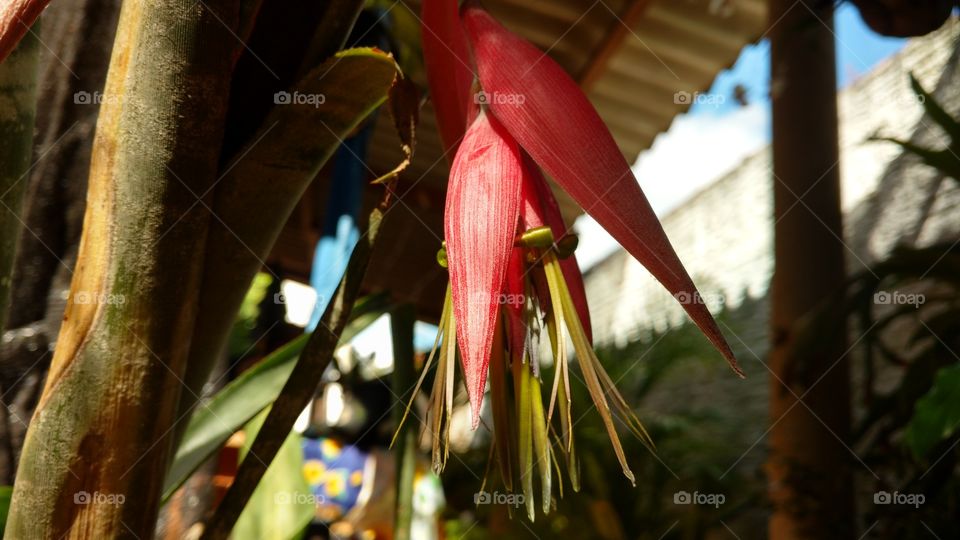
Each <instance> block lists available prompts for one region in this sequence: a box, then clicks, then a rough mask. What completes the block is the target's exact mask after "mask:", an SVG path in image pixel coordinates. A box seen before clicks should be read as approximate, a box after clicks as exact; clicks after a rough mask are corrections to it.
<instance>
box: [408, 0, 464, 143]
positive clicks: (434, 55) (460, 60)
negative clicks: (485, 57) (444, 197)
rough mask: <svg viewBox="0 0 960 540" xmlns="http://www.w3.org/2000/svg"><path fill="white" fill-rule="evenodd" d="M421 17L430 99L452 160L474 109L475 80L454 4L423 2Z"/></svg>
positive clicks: (442, 0)
mask: <svg viewBox="0 0 960 540" xmlns="http://www.w3.org/2000/svg"><path fill="white" fill-rule="evenodd" d="M420 17H421V19H420V20H421V25H420V31H421V35H422V36H423V37H422V40H423V57H424V60H425V66H426V70H427V82H428V83H429V86H430V100H431V101H432V102H433V108H434V111H435V113H436V119H437V127H438V128H439V131H440V138H441V140H442V141H443V147H444V150H446V151H447V155H448V156H450V158H452V157H453V156H454V155H455V154H456V151H457V146H458V145H459V143H460V138H461V137H463V134H464V132H465V131H466V130H467V125H469V123H470V120H472V117H473V116H475V115H476V109H477V106H476V104H474V103H473V100H472V99H470V87H471V86H472V85H473V79H474V74H473V60H472V57H471V56H470V45H469V44H468V43H467V37H466V35H465V34H464V31H463V26H461V24H460V16H459V14H458V12H457V2H456V1H452V0H423V5H422V6H421V9H420Z"/></svg>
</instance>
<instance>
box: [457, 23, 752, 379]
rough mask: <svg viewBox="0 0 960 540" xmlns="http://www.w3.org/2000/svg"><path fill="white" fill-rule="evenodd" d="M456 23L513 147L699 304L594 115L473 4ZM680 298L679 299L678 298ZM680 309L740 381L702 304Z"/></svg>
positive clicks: (554, 72)
mask: <svg viewBox="0 0 960 540" xmlns="http://www.w3.org/2000/svg"><path fill="white" fill-rule="evenodd" d="M463 21H464V25H465V27H466V30H467V36H468V38H469V40H470V43H471V44H472V45H473V51H474V58H475V61H476V65H477V69H478V72H479V78H480V84H481V86H482V87H483V90H484V91H485V92H486V93H487V94H488V95H494V96H498V95H500V96H507V97H509V96H517V97H519V96H523V99H522V100H520V99H492V100H490V109H491V110H492V111H493V114H494V116H496V117H497V119H498V120H500V121H501V122H502V123H503V125H504V126H505V127H506V128H507V131H509V132H510V134H511V135H512V136H513V137H514V138H515V139H516V140H517V142H519V143H520V146H521V147H523V149H524V150H525V151H526V152H527V153H528V154H530V156H531V157H533V159H534V160H535V161H536V162H537V164H539V165H540V166H541V167H543V169H544V170H545V171H546V172H547V173H548V174H550V175H551V176H552V177H553V178H554V180H556V181H557V183H558V184H560V187H562V188H563V189H564V190H565V191H566V192H567V193H569V194H570V196H571V197H573V199H574V200H575V201H577V203H578V204H579V205H580V206H581V207H583V209H584V210H585V211H586V212H587V213H588V214H590V215H591V216H593V218H594V219H596V220H597V222H598V223H599V224H600V225H602V226H603V228H604V229H606V230H607V231H608V232H609V233H610V234H611V235H612V236H613V237H614V238H615V239H616V240H617V241H618V242H619V243H620V245H622V246H623V247H624V248H625V249H626V250H627V251H628V252H630V254H631V255H633V256H634V257H635V258H636V259H637V260H638V261H640V263H641V264H643V265H644V267H646V268H647V270H649V271H650V273H651V274H653V276H654V277H655V278H657V280H658V281H660V283H662V284H663V286H664V287H666V288H667V290H669V291H670V293H671V294H673V295H674V296H675V297H678V298H681V297H686V298H700V296H699V294H695V293H696V290H697V289H696V286H695V285H694V284H693V281H692V280H691V279H690V276H689V275H688V274H687V272H686V270H685V269H684V268H683V264H682V263H681V262H680V259H679V258H678V257H677V254H676V252H675V251H674V250H673V246H671V245H670V241H669V240H668V239H667V235H666V234H665V233H664V231H663V227H662V226H661V225H660V221H659V220H658V219H657V216H656V214H654V212H653V209H652V208H651V207H650V203H649V202H647V198H646V196H645V195H644V194H643V191H642V190H641V189H640V184H639V183H638V182H637V179H636V177H635V176H634V175H633V172H632V170H631V169H630V164H629V163H627V161H626V159H625V158H624V157H623V154H622V153H621V152H620V149H619V147H618V146H617V144H616V142H615V141H614V140H613V136H612V135H611V134H610V130H609V129H607V127H606V125H604V123H603V121H602V120H601V119H600V115H599V114H597V111H596V110H595V109H594V108H593V106H592V105H591V104H590V102H589V100H588V99H587V97H586V96H585V95H584V93H583V91H581V90H580V87H579V86H578V85H577V83H576V82H574V80H573V79H572V78H571V77H570V76H569V75H568V74H567V73H566V72H565V71H563V68H561V67H560V66H559V65H558V64H557V63H556V62H554V61H553V60H552V59H550V57H548V56H546V55H545V54H544V53H543V52H541V51H540V50H539V49H537V48H536V47H535V46H533V45H532V44H530V43H528V42H527V41H525V40H523V39H521V38H520V37H518V36H516V35H514V34H512V33H510V32H509V31H508V30H507V29H506V28H504V27H503V26H502V25H500V23H498V22H497V21H496V20H494V18H493V17H491V16H490V14H489V13H487V12H486V11H484V10H483V9H481V8H479V7H477V6H476V5H473V4H471V5H467V6H465V9H464V12H463ZM684 293H685V294H684ZM683 307H684V309H686V311H687V313H688V314H689V315H690V318H691V319H693V321H694V322H695V323H696V324H697V326H699V327H700V329H701V330H702V331H703V333H704V334H705V335H706V336H707V338H708V339H709V340H710V341H711V342H712V343H713V345H714V346H715V347H716V348H717V349H718V350H719V351H720V353H721V354H723V356H724V357H725V358H726V359H727V361H728V362H729V363H730V365H731V367H732V368H733V369H734V370H735V371H736V372H737V373H738V374H741V375H742V373H741V372H740V369H739V368H738V367H737V363H736V359H735V358H734V355H733V352H732V351H731V350H730V346H729V345H728V344H727V342H726V339H725V338H724V337H723V334H722V333H721V332H720V329H719V328H718V327H717V324H716V322H715V321H714V320H713V317H712V316H711V315H710V312H709V311H708V310H707V308H706V306H705V305H704V304H703V303H702V302H685V303H684V304H683Z"/></svg>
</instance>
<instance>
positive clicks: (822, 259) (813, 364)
mask: <svg viewBox="0 0 960 540" xmlns="http://www.w3.org/2000/svg"><path fill="white" fill-rule="evenodd" d="M819 4H820V6H818V7H816V8H815V10H814V11H811V8H808V7H807V6H806V5H804V4H803V3H799V4H797V3H794V2H793V1H792V0H770V21H771V25H772V29H771V31H770V43H771V85H770V87H771V94H772V107H773V174H774V178H773V179H772V181H773V184H774V190H773V193H774V219H775V220H776V223H775V225H774V235H775V240H774V253H775V272H774V277H773V284H772V287H771V289H772V299H773V305H772V317H771V318H772V321H771V322H772V328H771V339H772V353H771V364H772V365H771V368H772V371H773V375H772V377H771V381H770V415H771V422H772V425H773V427H772V430H771V432H770V455H769V458H768V462H767V474H768V477H769V481H770V487H769V489H770V498H771V501H772V503H773V514H772V516H771V519H770V524H769V536H770V538H772V539H774V540H782V539H795V538H818V539H821V538H855V537H856V535H855V534H854V532H853V529H854V523H855V520H854V515H853V489H852V471H851V466H850V463H851V460H852V458H851V455H850V454H849V451H848V450H847V448H846V447H845V445H846V444H847V443H848V441H849V439H850V376H849V371H850V370H849V367H848V366H849V364H848V363H847V361H846V360H845V359H843V355H844V353H845V351H846V340H845V332H844V331H841V332H838V333H837V335H838V336H840V337H838V338H836V339H832V340H831V341H830V342H829V343H824V344H823V347H821V351H822V352H821V353H819V354H818V355H817V356H805V357H802V358H800V357H797V356H795V355H793V354H792V345H793V341H794V331H795V328H794V326H795V323H796V321H797V320H798V319H799V318H800V317H801V316H803V315H804V314H806V313H807V312H808V311H809V310H810V309H812V308H813V307H814V306H816V305H817V304H818V303H819V302H820V301H822V300H823V299H824V298H825V297H826V296H828V295H829V294H831V293H832V292H834V291H836V290H837V289H838V288H840V287H841V286H842V284H843V281H844V276H845V268H844V255H845V250H846V248H845V247H844V245H843V224H842V214H841V208H840V168H839V164H838V161H839V150H838V143H837V137H838V136H837V101H836V85H837V81H836V60H835V44H834V40H835V39H836V38H835V35H834V33H833V9H832V3H831V2H820V3H819ZM798 400H799V402H798Z"/></svg>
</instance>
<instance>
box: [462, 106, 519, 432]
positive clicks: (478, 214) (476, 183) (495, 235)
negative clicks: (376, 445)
mask: <svg viewBox="0 0 960 540" xmlns="http://www.w3.org/2000/svg"><path fill="white" fill-rule="evenodd" d="M522 175H523V163H522V161H521V156H520V148H519V147H518V146H517V143H516V142H515V141H514V140H513V138H512V137H510V135H509V134H507V133H506V130H504V129H503V126H501V125H500V124H499V123H498V122H497V121H496V120H495V119H494V118H493V117H491V116H490V115H488V114H486V113H481V114H480V115H479V116H478V117H477V118H476V120H475V121H474V122H473V124H472V125H471V126H470V128H469V129H468V130H467V133H466V135H465V136H464V138H463V142H462V144H461V145H460V149H459V150H458V151H457V156H456V158H455V159H454V161H453V167H452V168H451V171H450V184H449V185H448V186H447V205H446V211H445V214H444V236H445V237H446V241H447V261H448V262H447V264H448V267H449V270H450V287H451V296H452V299H453V310H454V315H455V319H456V323H457V342H458V344H459V345H460V352H461V356H462V360H463V372H464V377H465V378H466V384H467V394H468V395H469V397H470V404H471V407H472V410H473V427H474V428H476V427H477V424H478V423H479V421H480V403H481V400H482V399H483V389H484V385H485V384H486V381H487V368H488V366H489V363H490V349H491V346H492V344H493V334H494V328H495V325H496V320H497V312H498V311H499V309H500V296H501V293H502V292H503V289H504V287H503V285H504V280H505V278H506V273H507V266H508V264H509V261H510V251H511V249H512V248H513V243H514V239H515V237H516V231H517V223H518V220H519V216H520V186H521V183H522V177H523V176H522Z"/></svg>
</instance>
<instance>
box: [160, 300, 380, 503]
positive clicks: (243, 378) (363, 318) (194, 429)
mask: <svg viewBox="0 0 960 540" xmlns="http://www.w3.org/2000/svg"><path fill="white" fill-rule="evenodd" d="M389 308H390V306H389V302H388V299H387V298H386V297H385V296H383V295H376V296H368V297H366V298H363V299H362V300H360V301H359V302H357V305H356V307H354V310H353V314H352V315H353V318H352V321H351V322H350V324H348V325H347V327H346V328H345V329H344V332H343V335H342V336H341V342H343V343H345V342H347V341H349V340H350V339H352V338H353V337H354V336H356V335H357V334H358V333H359V332H361V331H362V330H363V329H364V328H366V327H368V326H370V324H371V323H372V322H373V321H375V320H377V319H378V318H379V317H380V316H381V315H383V314H384V313H386V312H387V310H388V309H389ZM308 337H309V336H308V335H307V334H304V335H302V336H300V337H298V338H296V339H294V340H293V341H291V342H290V343H287V344H286V345H284V346H283V347H281V348H279V349H277V350H276V351H274V352H273V353H272V354H270V355H269V356H267V357H266V358H264V359H263V360H262V361H261V362H260V363H258V364H257V365H255V366H254V367H252V368H250V369H248V370H247V371H245V372H243V373H242V374H240V376H239V377H237V378H236V379H234V380H233V381H231V382H230V383H229V384H227V385H226V386H224V387H223V388H222V389H221V390H220V391H219V392H217V393H216V395H214V396H213V397H212V398H211V399H210V401H209V402H208V403H207V404H205V405H200V407H199V408H198V409H197V410H196V411H195V412H194V413H193V416H192V417H191V418H190V424H189V425H188V426H187V430H186V432H185V433H184V436H183V441H182V442H181V443H180V446H179V447H178V448H177V453H176V456H175V457H174V460H173V465H172V466H171V467H170V470H169V471H168V472H167V477H166V481H165V483H164V487H163V499H164V500H167V498H169V497H170V496H171V495H173V493H174V492H175V491H176V490H177V488H179V487H180V485H181V484H183V483H184V482H185V481H186V480H187V478H189V477H190V475H191V474H193V471H195V470H197V467H199V466H200V465H201V464H203V462H204V461H206V460H207V459H208V458H209V457H210V456H212V455H213V454H214V452H216V451H217V450H218V449H219V448H220V447H221V446H223V444H224V443H225V442H227V439H229V438H230V436H231V435H233V434H234V433H235V432H236V431H237V430H238V429H240V427H241V426H243V425H244V424H246V423H247V422H249V421H250V420H251V419H252V418H253V417H254V416H256V415H257V413H259V412H260V411H262V410H264V409H265V408H266V407H267V406H268V405H270V404H271V403H273V401H274V400H275V399H276V398H277V395H278V394H280V390H281V389H282V388H283V385H284V383H286V382H287V378H289V377H290V372H291V371H293V366H294V365H295V364H296V361H297V358H298V357H299V356H300V352H301V351H302V350H303V348H304V346H305V345H306V344H307V339H308Z"/></svg>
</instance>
